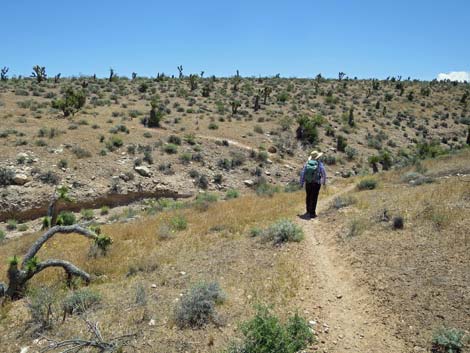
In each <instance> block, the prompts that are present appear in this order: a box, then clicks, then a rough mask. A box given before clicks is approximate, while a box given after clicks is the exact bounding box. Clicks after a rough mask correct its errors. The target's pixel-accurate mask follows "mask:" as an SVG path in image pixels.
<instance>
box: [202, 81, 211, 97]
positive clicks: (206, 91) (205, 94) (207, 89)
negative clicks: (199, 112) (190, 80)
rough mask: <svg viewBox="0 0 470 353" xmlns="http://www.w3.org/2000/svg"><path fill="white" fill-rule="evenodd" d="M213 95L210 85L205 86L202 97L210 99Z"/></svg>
mask: <svg viewBox="0 0 470 353" xmlns="http://www.w3.org/2000/svg"><path fill="white" fill-rule="evenodd" d="M210 94H211V86H210V85H209V84H205V85H204V87H202V96H203V97H206V98H207V97H209V96H210Z"/></svg>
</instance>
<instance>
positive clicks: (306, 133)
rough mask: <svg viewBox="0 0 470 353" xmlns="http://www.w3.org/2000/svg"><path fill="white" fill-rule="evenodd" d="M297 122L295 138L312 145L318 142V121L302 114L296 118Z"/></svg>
mask: <svg viewBox="0 0 470 353" xmlns="http://www.w3.org/2000/svg"><path fill="white" fill-rule="evenodd" d="M297 123H298V124H299V127H298V128H297V138H298V139H300V140H303V141H306V142H308V143H310V144H312V145H316V144H317V143H318V142H319V138H318V130H317V126H318V125H317V123H318V121H317V120H314V119H310V118H309V117H308V116H305V115H304V116H302V117H300V118H298V119H297Z"/></svg>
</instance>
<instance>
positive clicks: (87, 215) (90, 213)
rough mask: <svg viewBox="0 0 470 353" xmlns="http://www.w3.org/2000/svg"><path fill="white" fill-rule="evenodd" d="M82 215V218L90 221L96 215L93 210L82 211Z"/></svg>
mask: <svg viewBox="0 0 470 353" xmlns="http://www.w3.org/2000/svg"><path fill="white" fill-rule="evenodd" d="M80 215H81V216H82V218H83V219H85V220H87V221H90V220H92V219H93V218H94V217H95V214H94V213H93V210H91V209H82V210H81V211H80Z"/></svg>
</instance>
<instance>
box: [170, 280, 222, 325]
mask: <svg viewBox="0 0 470 353" xmlns="http://www.w3.org/2000/svg"><path fill="white" fill-rule="evenodd" d="M224 301H225V294H224V293H223V292H222V290H221V289H220V286H219V284H218V283H217V282H211V283H201V284H198V285H196V286H194V287H192V288H191V289H190V290H189V292H188V293H186V294H185V295H184V296H183V297H182V298H181V302H180V304H179V306H178V307H177V308H176V310H175V322H176V325H177V326H178V327H179V328H181V329H182V328H201V327H203V326H205V325H206V324H208V323H209V322H213V323H215V324H218V323H219V318H218V317H217V314H216V312H215V307H216V305H217V304H221V303H223V302H224Z"/></svg>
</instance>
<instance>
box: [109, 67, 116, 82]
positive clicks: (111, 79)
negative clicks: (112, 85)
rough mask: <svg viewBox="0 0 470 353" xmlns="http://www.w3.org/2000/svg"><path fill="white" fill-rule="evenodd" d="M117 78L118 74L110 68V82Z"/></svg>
mask: <svg viewBox="0 0 470 353" xmlns="http://www.w3.org/2000/svg"><path fill="white" fill-rule="evenodd" d="M115 78H116V74H115V73H114V69H113V68H110V69H109V82H111V81H113V80H115Z"/></svg>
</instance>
